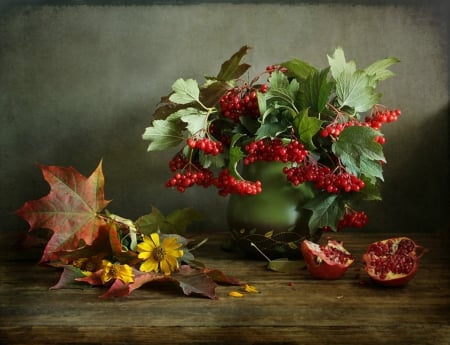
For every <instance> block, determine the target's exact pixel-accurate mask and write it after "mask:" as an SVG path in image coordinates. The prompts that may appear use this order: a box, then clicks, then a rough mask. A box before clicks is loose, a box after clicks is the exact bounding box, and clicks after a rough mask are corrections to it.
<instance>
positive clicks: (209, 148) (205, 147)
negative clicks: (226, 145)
mask: <svg viewBox="0 0 450 345" xmlns="http://www.w3.org/2000/svg"><path fill="white" fill-rule="evenodd" d="M187 144H188V146H189V147H190V148H191V149H198V150H200V151H203V152H204V153H205V154H209V155H213V156H217V155H218V154H219V153H221V152H223V145H222V143H221V142H220V141H213V140H211V139H209V138H201V139H195V138H192V137H191V138H189V139H188V140H187Z"/></svg>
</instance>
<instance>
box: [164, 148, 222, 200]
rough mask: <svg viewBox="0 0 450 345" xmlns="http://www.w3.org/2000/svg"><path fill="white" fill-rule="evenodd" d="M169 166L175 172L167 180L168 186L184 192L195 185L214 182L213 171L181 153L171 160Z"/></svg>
mask: <svg viewBox="0 0 450 345" xmlns="http://www.w3.org/2000/svg"><path fill="white" fill-rule="evenodd" d="M169 168H170V170H171V171H173V172H174V174H173V176H172V177H171V178H170V179H169V180H168V181H167V182H166V185H165V186H166V187H168V188H176V189H177V190H178V191H179V192H184V191H185V190H186V188H189V187H192V186H193V185H198V186H203V187H209V186H210V185H212V184H213V182H214V176H213V173H212V172H211V171H210V170H209V169H206V168H204V167H202V166H201V165H200V164H199V163H197V164H194V163H190V162H189V161H188V160H187V158H186V157H184V156H183V155H182V154H181V153H178V154H176V155H175V156H174V157H173V158H172V159H171V160H170V161H169Z"/></svg>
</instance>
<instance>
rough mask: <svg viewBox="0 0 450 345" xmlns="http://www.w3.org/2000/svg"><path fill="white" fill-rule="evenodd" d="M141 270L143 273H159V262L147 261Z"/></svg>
mask: <svg viewBox="0 0 450 345" xmlns="http://www.w3.org/2000/svg"><path fill="white" fill-rule="evenodd" d="M139 269H140V270H141V271H142V272H158V262H157V261H155V260H152V259H148V260H145V261H144V262H143V263H142V264H141V266H140V268H139Z"/></svg>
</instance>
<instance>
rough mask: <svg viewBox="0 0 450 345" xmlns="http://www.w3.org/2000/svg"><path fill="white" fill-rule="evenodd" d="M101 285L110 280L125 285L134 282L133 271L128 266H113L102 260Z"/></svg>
mask: <svg viewBox="0 0 450 345" xmlns="http://www.w3.org/2000/svg"><path fill="white" fill-rule="evenodd" d="M102 263H103V272H102V276H101V279H102V283H103V284H106V283H107V282H109V281H110V280H112V279H120V280H121V281H123V282H124V283H125V284H128V283H132V282H134V274H133V270H132V269H131V267H130V266H128V265H121V264H113V263H111V262H109V261H108V260H103V261H102Z"/></svg>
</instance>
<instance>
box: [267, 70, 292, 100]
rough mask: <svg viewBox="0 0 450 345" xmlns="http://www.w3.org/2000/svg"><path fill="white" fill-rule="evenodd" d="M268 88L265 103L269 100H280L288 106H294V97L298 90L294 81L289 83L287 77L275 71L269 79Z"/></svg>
mask: <svg viewBox="0 0 450 345" xmlns="http://www.w3.org/2000/svg"><path fill="white" fill-rule="evenodd" d="M269 83H270V88H269V90H268V91H267V93H266V102H269V100H271V99H274V98H275V99H280V100H283V101H284V102H286V103H287V104H289V105H292V106H293V105H294V100H295V96H296V94H297V92H298V90H299V88H300V85H299V83H298V81H297V80H296V79H293V80H292V81H291V82H289V80H288V78H287V76H286V75H285V74H284V73H281V72H280V71H275V72H273V73H272V75H271V77H270V78H269Z"/></svg>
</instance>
